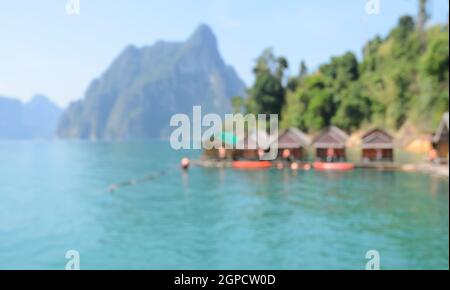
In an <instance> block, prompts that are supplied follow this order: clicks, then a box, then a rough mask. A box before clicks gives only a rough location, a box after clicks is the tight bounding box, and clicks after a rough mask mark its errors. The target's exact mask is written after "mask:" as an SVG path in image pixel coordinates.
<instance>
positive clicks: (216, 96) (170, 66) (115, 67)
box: [57, 25, 245, 140]
mask: <svg viewBox="0 0 450 290" xmlns="http://www.w3.org/2000/svg"><path fill="white" fill-rule="evenodd" d="M244 90H245V85H244V83H243V82H242V81H241V79H240V78H239V77H238V75H237V74H236V72H235V70H234V69H233V68H232V67H231V66H228V65H226V64H225V62H224V61H223V59H222V57H221V55H220V53H219V50H218V45H217V40H216V37H215V36H214V34H213V32H212V31H211V29H210V28H209V27H208V26H206V25H201V26H200V27H198V28H197V29H196V31H195V32H194V33H193V35H192V36H191V37H189V38H188V39H187V40H186V41H185V42H165V41H159V42H157V43H156V44H154V45H153V46H150V47H143V48H136V47H134V46H129V47H127V48H126V49H125V50H124V51H123V52H122V53H121V54H120V55H119V56H118V57H117V59H116V60H114V62H113V63H112V65H111V66H110V67H109V68H108V69H107V70H106V72H104V73H103V75H102V76H101V77H100V78H99V79H96V80H94V81H93V82H92V83H91V84H90V86H89V88H88V90H87V91H86V94H85V97H84V98H83V99H82V100H80V101H77V102H74V103H72V104H71V105H70V106H69V108H68V109H67V111H66V112H65V113H64V114H63V116H62V118H61V120H60V123H59V127H58V131H57V134H58V136H59V137H61V138H77V139H91V140H96V139H108V140H117V139H119V140H120V139H145V138H159V137H166V136H168V135H169V130H168V129H169V122H170V117H171V116H172V115H173V114H175V113H185V114H189V113H191V112H192V107H193V106H194V105H201V106H202V109H203V112H205V113H206V112H216V113H225V112H229V111H231V108H230V107H231V105H230V103H231V102H230V100H231V98H232V97H233V96H235V95H241V94H243V93H244Z"/></svg>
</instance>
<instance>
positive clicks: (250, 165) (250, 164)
mask: <svg viewBox="0 0 450 290" xmlns="http://www.w3.org/2000/svg"><path fill="white" fill-rule="evenodd" d="M232 167H233V168H234V169H264V168H270V167H272V162H270V161H234V162H233V163H232Z"/></svg>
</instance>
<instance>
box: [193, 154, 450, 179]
mask: <svg viewBox="0 0 450 290" xmlns="http://www.w3.org/2000/svg"><path fill="white" fill-rule="evenodd" d="M191 163H192V165H194V166H199V167H204V168H232V163H233V162H232V161H231V160H206V159H201V160H192V161H191ZM298 164H299V167H298V169H299V170H304V169H306V168H307V169H308V170H309V169H310V168H311V164H312V163H309V162H298ZM280 165H282V166H280ZM307 165H310V166H307ZM289 167H290V164H289V163H288V162H283V161H274V162H273V168H289ZM355 168H361V169H370V170H379V171H403V172H421V173H426V174H432V175H437V176H442V177H447V178H448V177H449V167H448V165H435V164H430V163H422V164H399V163H395V162H360V163H355Z"/></svg>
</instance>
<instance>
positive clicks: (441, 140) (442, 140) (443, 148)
mask: <svg viewBox="0 0 450 290" xmlns="http://www.w3.org/2000/svg"><path fill="white" fill-rule="evenodd" d="M448 117H449V116H448V112H447V113H445V114H444V116H443V117H442V120H441V123H440V124H439V127H438V129H437V130H436V133H435V134H434V137H433V147H434V148H435V149H436V151H437V157H438V158H439V161H440V162H448V141H449V140H448V139H449V128H448V123H449V122H448V121H449V120H448V119H449V118H448Z"/></svg>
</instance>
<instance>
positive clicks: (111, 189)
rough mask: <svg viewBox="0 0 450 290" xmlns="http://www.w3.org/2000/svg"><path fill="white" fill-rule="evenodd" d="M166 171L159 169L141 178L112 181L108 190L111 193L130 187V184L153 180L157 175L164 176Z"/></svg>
mask: <svg viewBox="0 0 450 290" xmlns="http://www.w3.org/2000/svg"><path fill="white" fill-rule="evenodd" d="M167 173H168V170H161V171H158V172H155V173H152V174H149V175H147V176H144V177H141V178H136V179H130V180H127V181H123V182H120V183H113V184H111V185H110V186H109V188H108V192H110V193H111V192H115V191H117V190H119V189H121V188H124V187H131V186H135V185H138V184H139V183H144V182H148V181H151V180H154V179H156V178H158V177H161V176H164V175H166V174H167Z"/></svg>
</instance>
